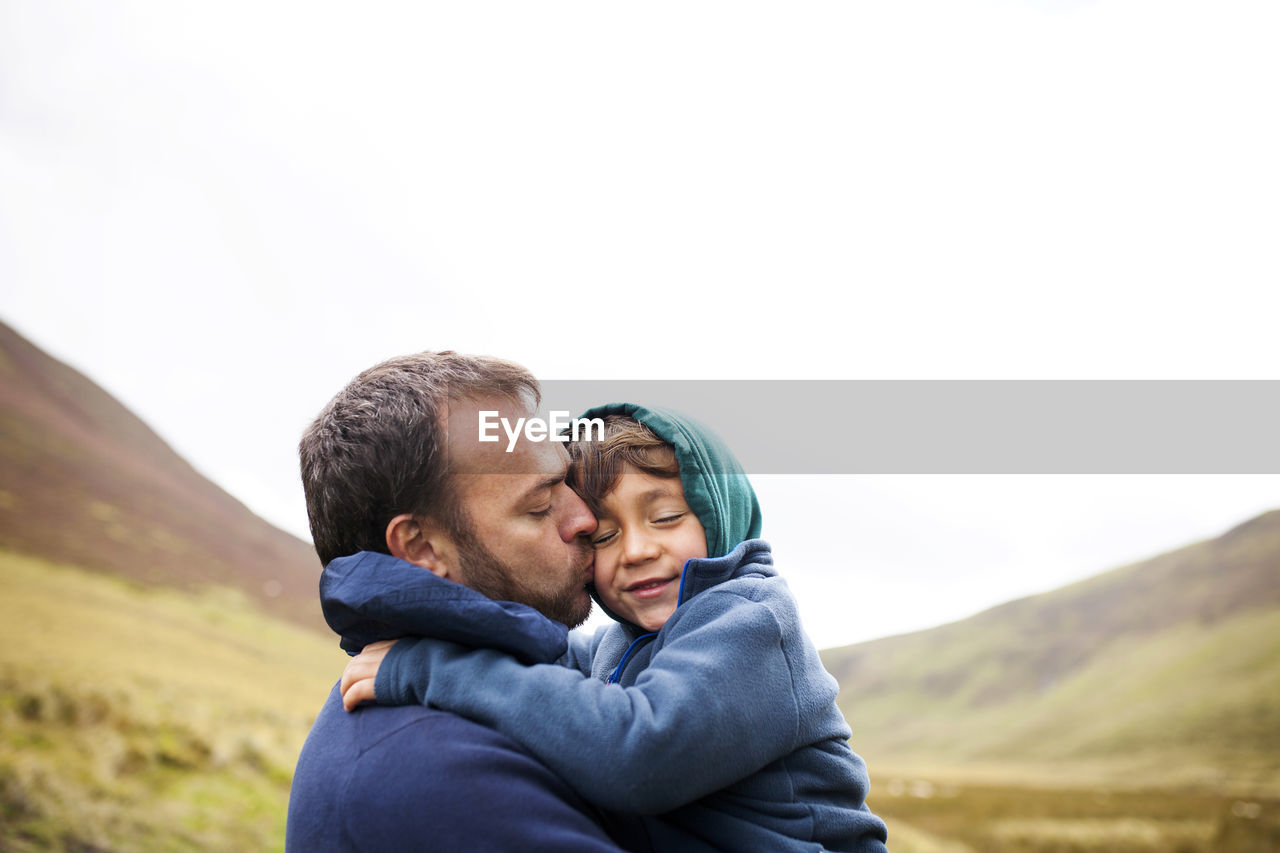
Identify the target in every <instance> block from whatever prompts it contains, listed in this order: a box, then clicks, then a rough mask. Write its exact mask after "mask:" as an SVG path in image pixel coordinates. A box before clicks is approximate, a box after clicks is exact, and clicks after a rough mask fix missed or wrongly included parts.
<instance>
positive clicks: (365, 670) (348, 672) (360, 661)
mask: <svg viewBox="0 0 1280 853" xmlns="http://www.w3.org/2000/svg"><path fill="white" fill-rule="evenodd" d="M395 644H396V641H395V640H380V641H378V642H376V643H370V644H369V645H367V646H365V647H364V648H363V649H362V650H361V651H360V654H358V655H356V656H355V657H353V658H352V659H351V660H349V661H348V662H347V668H346V669H344V670H343V671H342V685H341V687H340V688H339V689H340V690H341V691H342V707H343V708H346V709H347V710H348V711H354V710H355V709H356V706H358V705H359V704H360V703H361V702H372V701H373V683H374V681H375V680H376V679H377V677H378V667H379V666H381V665H382V659H383V658H385V657H386V656H387V652H388V651H389V650H390V648H391V647H392V646H394V645H395Z"/></svg>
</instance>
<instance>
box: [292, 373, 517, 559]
mask: <svg viewBox="0 0 1280 853" xmlns="http://www.w3.org/2000/svg"><path fill="white" fill-rule="evenodd" d="M490 396H499V397H505V398H508V399H511V400H520V399H523V398H525V397H531V398H532V400H533V403H534V405H535V406H536V405H537V404H538V403H539V402H540V401H541V391H540V389H539V387H538V380H537V379H535V378H534V377H533V374H531V373H529V371H527V370H525V369H524V368H523V367H521V366H520V365H518V364H515V363H513V362H510V361H504V360H503V359H499V358H491V357H488V356H469V355H460V354H458V353H456V352H453V351H445V352H422V353H417V354H415V355H406V356H401V357H399V358H393V359H389V360H387V361H384V362H382V363H381V364H378V365H375V366H374V367H371V368H369V369H368V370H366V371H364V372H363V373H361V374H360V375H359V376H357V377H356V378H355V379H353V380H352V381H351V383H350V384H349V385H347V387H346V388H344V389H342V390H341V391H339V392H338V395H337V396H336V397H334V398H333V399H332V400H330V401H329V404H328V405H327V406H325V407H324V409H323V411H321V412H320V414H319V415H318V416H317V417H316V419H315V421H314V422H313V423H312V424H311V426H310V427H308V428H307V430H306V432H305V433H303V435H302V441H301V442H300V443H299V445H298V456H299V459H300V461H301V466H302V488H303V492H304V493H305V495H306V500H307V518H308V520H309V521H310V523H311V538H312V539H313V540H314V542H315V548H316V555H317V556H319V558H320V562H321V563H322V564H323V565H328V564H329V561H330V560H332V559H334V558H335V557H341V556H344V555H347V554H354V553H356V552H357V551H378V552H381V553H383V554H385V553H388V551H387V542H386V527H387V524H388V523H389V522H390V521H391V519H392V518H395V517H396V516H397V515H399V514H401V513H410V514H413V515H422V516H426V517H428V518H432V519H434V520H436V521H438V522H440V523H442V524H444V525H446V526H447V527H448V529H450V530H457V529H459V526H460V525H463V524H465V518H466V517H465V515H464V514H463V513H462V509H461V506H460V505H459V502H458V501H457V500H455V499H454V495H453V490H452V486H451V481H450V478H449V477H448V476H447V470H448V469H447V465H446V459H447V455H448V453H447V451H448V447H447V428H446V424H445V423H444V417H445V416H446V412H447V408H448V404H449V403H450V402H453V401H457V400H465V399H476V398H482V397H490Z"/></svg>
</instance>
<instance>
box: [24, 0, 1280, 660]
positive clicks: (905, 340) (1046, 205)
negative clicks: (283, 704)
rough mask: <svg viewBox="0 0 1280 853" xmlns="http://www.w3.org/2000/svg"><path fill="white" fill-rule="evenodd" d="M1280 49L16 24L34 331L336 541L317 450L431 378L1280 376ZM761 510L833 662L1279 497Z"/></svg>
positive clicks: (1056, 18) (839, 7)
mask: <svg viewBox="0 0 1280 853" xmlns="http://www.w3.org/2000/svg"><path fill="white" fill-rule="evenodd" d="M1278 41H1280V7H1277V6H1276V5H1275V4H1274V3H1270V2H1257V3H1236V2H1223V3H1215V4H1206V3H1186V2H1109V3H1105V4H1104V3H1094V2H1052V0H1038V2H1012V0H1005V2H992V1H991V0H972V2H968V3H953V2H951V3H948V2H911V0H895V2H887V1H886V2H876V3H847V2H841V3H793V4H781V3H773V4H763V3H751V2H735V3H699V2H681V3H662V2H659V3H647V4H642V5H636V4H627V5H622V4H601V3H594V2H593V3H587V2H574V3H538V4H533V3H516V2H508V3H467V4H460V3H450V4H443V3H441V4H434V3H418V4H401V5H396V4H386V3H381V4H360V5H358V6H357V5H352V4H339V3H314V2H310V3H298V4H283V3H227V4H208V3H180V2H166V3H154V2H150V3H144V2H132V3H131V2H117V3H113V4H98V3H92V2H82V3H71V2H47V3H36V2H0V318H3V319H4V320H6V321H7V322H10V323H12V324H13V325H15V326H16V327H17V328H18V329H19V331H21V332H22V333H24V334H26V335H28V336H29V337H31V338H32V339H33V340H34V341H35V342H36V343H38V344H39V345H41V346H42V347H44V348H45V349H47V350H48V351H50V352H51V353H53V354H54V355H56V356H58V357H60V358H63V359H64V360H66V361H68V362H70V363H71V364H73V365H74V366H76V367H77V368H79V369H81V370H83V371H84V372H86V373H87V374H88V375H89V376H91V377H92V378H93V379H95V380H96V381H98V382H99V383H100V384H102V385H103V386H104V387H106V388H107V389H108V390H109V391H111V392H112V393H113V394H115V395H116V396H117V397H119V398H120V399H121V400H123V401H124V402H125V403H126V404H127V405H129V406H130V407H131V408H132V409H133V410H134V411H135V412H137V413H138V414H139V415H140V416H142V417H143V418H144V419H145V420H147V421H148V423H150V424H151V425H152V426H153V427H154V428H156V430H157V431H158V432H159V433H160V434H161V435H162V436H164V437H165V438H166V439H167V440H168V441H169V442H170V443H171V444H173V445H174V446H175V447H176V448H177V449H178V450H179V451H180V452H181V453H183V454H184V455H185V456H186V457H187V458H189V459H190V460H191V461H192V462H193V463H194V464H195V465H196V466H197V467H198V468H200V469H201V470H202V471H203V472H205V473H206V474H208V475H209V476H211V477H212V478H213V479H214V480H216V481H217V482H218V483H220V484H221V485H223V486H224V487H225V488H227V489H228V490H230V491H231V492H232V493H233V494H235V495H237V496H238V497H239V498H241V499H242V500H244V501H245V502H246V503H247V504H249V505H250V506H251V507H253V508H254V509H255V510H257V511H258V512H259V513H260V514H262V515H263V516H264V517H266V518H268V519H269V520H271V521H273V522H275V523H277V524H280V525H281V526H283V527H286V528H287V529H290V530H293V531H294V532H297V533H300V534H302V535H305V514H304V512H303V509H302V501H301V490H300V488H299V487H298V485H297V483H296V480H297V474H296V463H295V445H296V441H297V437H298V435H299V433H300V432H301V430H302V428H303V427H304V426H305V425H306V423H307V422H308V420H309V419H310V418H311V417H312V416H313V415H314V414H315V413H316V412H317V411H318V410H319V409H320V407H321V406H322V405H323V404H324V403H325V402H326V400H327V399H328V398H329V397H330V396H331V395H332V394H333V393H334V392H336V391H337V390H338V388H340V387H341V386H342V385H343V384H344V383H345V382H346V381H347V380H348V379H349V378H350V377H351V376H353V375H354V374H355V373H356V372H358V371H359V370H361V369H363V368H364V367H367V366H369V365H370V364H372V363H374V362H376V361H378V360H380V359H382V358H384V357H387V356H391V355H396V354H399V353H403V352H410V351H415V350H420V349H428V348H446V347H450V348H454V349H459V350H463V351H469V352H489V353H494V354H499V355H503V356H507V357H509V358H513V359H515V360H517V361H520V362H522V363H524V364H526V365H527V366H529V367H530V368H531V369H532V370H533V371H534V372H535V373H536V374H538V375H539V376H540V377H542V378H543V379H576V378H628V379H638V378H649V379H652V378H658V379H662V378H673V379H674V378H726V379H728V378H751V379H764V378H1258V379H1274V378H1280V377H1277V369H1276V344H1275V339H1276V336H1275V326H1276V321H1275V316H1276V305H1275V296H1274V294H1275V293H1276V292H1277V287H1276V285H1277V284H1278V283H1280V257H1278V254H1280V243H1278V242H1277V234H1280V203H1278V202H1277V199H1280V158H1277V156H1276V155H1275V153H1274V152H1275V151H1278V150H1280V111H1277V109H1276V104H1277V103H1280V97H1278V96H1280V92H1278V91H1277V89H1278V88H1280V84H1278V82H1277V81H1280V52H1277V51H1276V50H1275V47H1274V46H1275V44H1277V43H1278ZM758 486H759V490H760V492H761V495H762V500H763V502H764V506H765V512H766V524H767V528H766V534H767V535H768V537H769V538H770V539H771V540H772V541H773V542H774V545H775V549H776V551H777V553H778V555H779V565H780V567H781V568H782V569H783V571H784V572H785V573H786V574H787V576H788V577H789V578H790V579H791V581H792V585H793V587H794V588H795V589H796V591H797V594H798V595H799V597H800V600H801V606H802V610H803V613H804V617H805V620H806V624H807V625H808V627H809V629H810V632H811V633H812V634H813V635H814V636H815V638H816V639H817V640H818V642H819V644H820V645H824V646H825V645H833V644H836V643H842V642H849V641H853V640H857V639H865V638H869V637H873V636H879V635H882V634H885V633H891V632H896V631H901V630H907V629H912V628H917V627H925V626H928V625H932V624H936V623H938V622H941V621H946V620H949V619H954V618H958V617H961V616H964V615H968V614H969V613H971V612H973V611H975V610H977V609H980V608H982V607H985V606H987V605H990V604H994V603H997V602H1000V601H1003V600H1006V599H1008V598H1010V597H1012V596H1016V595H1021V594H1025V593H1027V592H1030V591H1036V590H1041V589H1047V588H1051V587H1053V586H1056V585H1058V584H1060V583H1062V582H1065V581H1067V580H1069V579H1071V578H1074V577H1080V576H1083V575H1087V574H1092V573H1094V572H1096V571H1100V570H1102V569H1105V568H1109V567H1112V566H1114V565H1117V564H1119V563H1121V562H1124V561H1126V560H1131V559H1135V558H1139V557H1144V556H1149V555H1151V554H1153V553H1155V552H1157V551H1159V550H1162V549H1165V548H1168V547H1172V546H1175V545H1178V544H1182V543H1184V542H1186V541H1190V540H1193V539H1197V538H1202V537H1204V536H1208V535H1213V534H1216V533H1219V532H1221V531H1222V530H1224V529H1225V528H1227V527H1229V526H1231V525H1232V524H1234V523H1236V522H1237V521H1241V520H1244V519H1245V518H1247V517H1248V516H1249V515H1251V514H1253V513H1255V512H1258V511H1261V510H1263V509H1267V508H1271V507H1276V506H1280V480H1278V479H1277V478H1275V477H1260V476H1259V477H1244V478H1241V477H1235V478H1199V479H1196V478H1174V477H1164V478H1146V479H1141V478H1029V477H1023V478H959V477H951V478H924V477H899V478H890V477H882V478H858V479H857V480H848V479H844V478H835V477H830V478H811V479H799V478H791V479H785V480H783V479H777V478H764V479H763V480H762V481H761V482H760V483H759V484H758ZM827 608H830V612H828V610H827Z"/></svg>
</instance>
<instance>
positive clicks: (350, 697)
mask: <svg viewBox="0 0 1280 853" xmlns="http://www.w3.org/2000/svg"><path fill="white" fill-rule="evenodd" d="M373 681H374V680H373V678H362V679H360V680H359V681H357V682H355V683H354V684H352V685H351V687H350V689H348V690H346V691H344V692H343V694H342V707H343V708H345V709H346V710H348V711H354V710H355V709H356V708H357V707H358V706H359V705H360V704H361V703H362V702H372V701H373Z"/></svg>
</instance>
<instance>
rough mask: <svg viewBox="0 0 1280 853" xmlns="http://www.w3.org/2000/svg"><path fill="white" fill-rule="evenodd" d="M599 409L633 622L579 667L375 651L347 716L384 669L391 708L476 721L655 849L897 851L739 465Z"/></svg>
mask: <svg viewBox="0 0 1280 853" xmlns="http://www.w3.org/2000/svg"><path fill="white" fill-rule="evenodd" d="M584 417H587V418H594V417H601V418H604V419H605V423H606V428H605V436H604V439H603V440H596V441H583V442H579V443H577V444H575V445H572V446H571V452H572V453H573V455H574V457H575V462H576V465H575V466H574V475H573V476H574V479H575V481H574V483H573V485H574V486H575V490H576V491H578V492H579V493H580V494H581V495H582V497H583V499H584V500H585V501H586V503H587V505H588V506H589V507H590V508H591V509H592V511H593V512H594V513H595V514H596V517H597V519H598V521H599V524H598V527H597V529H596V531H595V532H594V533H593V534H592V535H591V542H592V545H593V548H594V549H595V575H594V588H595V589H594V592H595V595H596V600H597V602H598V603H599V604H600V605H601V607H602V608H604V610H605V611H606V612H607V613H608V614H609V615H610V616H611V617H613V618H614V619H615V621H616V623H617V624H615V625H613V626H610V627H608V628H604V629H601V630H600V631H598V632H597V633H596V636H595V637H594V638H592V639H591V640H589V641H588V640H585V639H582V638H580V637H579V636H578V635H572V636H573V640H572V641H571V645H570V648H569V651H568V652H567V653H566V655H565V656H564V657H563V658H562V659H561V663H562V664H563V666H561V667H556V666H547V665H535V666H525V665H523V664H521V663H519V662H517V661H516V660H514V659H512V658H510V657H508V656H505V655H503V654H501V653H499V652H495V651H492V650H488V649H479V650H478V649H469V648H467V647H464V646H460V645H454V644H451V643H445V642H442V641H439V640H412V639H409V640H402V641H400V642H398V643H397V644H395V645H394V646H393V647H391V648H390V649H389V650H388V649H387V648H386V647H385V646H382V645H379V646H378V647H377V648H373V647H371V648H370V649H369V650H367V651H366V652H365V653H364V654H362V656H361V657H358V658H356V659H355V660H354V661H352V664H351V665H350V666H349V667H348V672H347V674H346V675H344V677H343V684H342V688H343V692H344V701H345V702H346V704H347V706H348V709H350V708H351V707H353V706H354V705H355V704H357V703H358V702H359V701H360V700H361V699H362V698H367V696H368V693H369V687H370V686H371V685H370V684H369V680H370V679H371V678H373V676H372V675H371V673H374V672H376V682H375V684H374V685H372V686H374V687H376V691H375V692H376V696H377V701H378V702H380V703H382V704H411V703H417V702H422V703H429V704H431V705H433V706H437V707H441V708H444V709H447V710H449V711H453V712H455V713H458V714H462V715H464V716H468V717H472V718H473V719H475V720H477V721H479V722H481V723H484V724H486V725H488V726H491V727H493V728H496V729H498V730H499V731H501V732H503V733H504V734H506V735H508V736H509V737H512V738H514V739H515V740H516V741H518V742H520V743H521V744H523V745H524V746H525V747H526V748H527V749H529V750H530V751H531V752H532V753H533V754H534V755H536V756H537V757H538V758H539V759H541V760H542V761H543V762H544V763H546V764H547V765H548V766H550V767H551V768H552V769H553V770H555V771H557V772H558V773H559V774H560V775H562V776H563V777H564V778H565V780H566V781H568V782H569V784H570V785H571V786H572V787H574V788H575V790H577V791H578V793H579V794H581V795H582V796H583V797H584V798H585V799H587V800H589V801H590V802H592V803H594V804H596V805H598V806H600V807H601V808H604V809H606V810H609V811H613V812H617V813H624V814H639V815H647V816H650V817H646V818H645V820H644V828H645V829H646V830H647V833H648V835H649V841H650V843H651V844H652V846H653V849H655V850H771V851H773V850H819V849H830V850H857V851H883V850H884V849H885V848H884V840H885V835H886V832H885V827H884V823H883V822H882V821H881V820H880V819H879V818H877V817H875V816H874V815H873V814H871V812H870V811H868V810H867V808H866V805H865V802H864V800H865V796H866V791H867V777H866V770H865V766H864V764H863V763H862V760H861V759H860V758H859V757H858V756H857V755H855V754H854V753H853V752H852V751H851V750H850V749H849V746H848V743H847V739H848V737H849V734H850V732H849V729H848V726H847V724H846V723H845V721H844V718H843V717H842V716H841V714H840V711H839V709H838V708H837V707H836V705H835V697H836V691H837V685H836V683H835V680H834V679H833V678H832V677H831V676H830V675H829V674H828V673H827V672H826V671H825V670H824V669H823V668H822V664H821V662H820V661H819V659H818V654H817V651H816V650H815V649H814V647H813V644H812V643H811V642H810V641H809V640H808V638H807V637H806V636H805V635H804V633H803V632H802V631H801V629H800V626H799V621H798V616H797V613H796V608H795V601H794V599H793V598H792V596H791V594H790V592H789V591H788V590H787V588H786V584H785V582H784V581H782V579H781V578H779V577H778V576H777V574H776V572H775V571H774V569H773V565H772V563H773V560H772V555H771V553H770V550H769V546H768V545H767V544H766V543H765V542H763V541H762V540H759V539H756V538H754V537H756V536H758V535H759V532H760V523H761V517H760V509H759V504H758V502H757V501H756V497H755V493H754V491H753V490H752V489H751V486H750V484H749V483H748V481H747V479H746V476H745V475H744V474H743V473H742V470H741V468H740V467H739V466H738V464H737V462H736V460H734V459H733V457H732V455H731V454H729V452H728V451H727V450H726V449H725V447H724V446H723V444H721V443H720V441H719V440H718V439H717V438H716V437H715V436H714V435H712V434H711V433H710V432H709V431H707V430H706V429H705V428H703V427H701V426H700V425H698V424H696V423H695V422H693V421H691V420H690V419H688V418H685V417H682V416H680V415H676V414H675V413H672V412H668V411H663V410H659V409H646V408H643V407H640V406H635V405H630V404H612V405H609V406H603V407H599V408H596V409H593V410H591V411H589V412H587V413H586V414H585V415H584ZM384 654H385V655H386V657H385V660H381V659H382V655H384ZM379 660H381V666H380V667H379V666H378V663H379ZM588 675H590V676H594V678H592V677H584V676H588ZM602 682H603V683H602ZM353 685H355V686H354V687H353ZM529 709H538V713H537V714H530V713H529Z"/></svg>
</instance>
